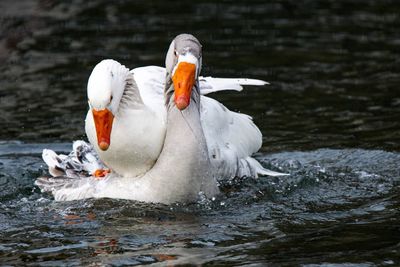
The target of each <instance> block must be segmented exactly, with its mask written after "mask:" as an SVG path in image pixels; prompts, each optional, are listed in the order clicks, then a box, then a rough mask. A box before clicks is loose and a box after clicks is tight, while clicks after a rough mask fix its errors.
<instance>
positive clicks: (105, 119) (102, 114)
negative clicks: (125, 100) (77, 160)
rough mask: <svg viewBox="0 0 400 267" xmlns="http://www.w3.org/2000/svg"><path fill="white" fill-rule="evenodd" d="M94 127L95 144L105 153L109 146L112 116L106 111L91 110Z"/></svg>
mask: <svg viewBox="0 0 400 267" xmlns="http://www.w3.org/2000/svg"><path fill="white" fill-rule="evenodd" d="M92 112H93V119H94V125H95V127H96V134H97V144H98V145H99V147H100V149H101V150H103V151H105V150H107V149H108V147H109V146H110V136H111V129H112V124H113V120H114V115H113V114H112V113H111V111H109V110H108V109H102V110H94V109H93V110H92Z"/></svg>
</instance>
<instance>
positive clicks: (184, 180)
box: [144, 85, 218, 202]
mask: <svg viewBox="0 0 400 267" xmlns="http://www.w3.org/2000/svg"><path fill="white" fill-rule="evenodd" d="M171 87H172V85H171ZM195 87H196V88H193V91H195V92H197V91H198V89H197V86H195ZM170 89H171V88H168V90H170ZM168 90H167V91H168ZM192 96H193V97H192V99H191V102H190V105H189V106H188V107H187V108H186V109H185V110H183V111H180V110H179V109H177V108H176V106H175V104H174V103H173V102H170V104H168V115H167V116H168V119H167V121H168V122H167V133H166V137H165V142H164V147H163V150H162V152H161V154H160V156H159V158H158V160H157V162H156V164H155V165H154V167H153V168H152V169H151V170H150V171H149V172H148V173H147V174H146V175H145V177H144V178H146V179H147V178H148V179H149V180H151V186H152V187H154V190H156V192H160V194H164V195H160V196H159V197H160V198H162V199H170V200H171V201H168V202H175V201H188V199H191V200H193V201H194V200H196V197H197V196H198V193H199V192H200V191H202V192H204V193H205V194H206V196H208V197H212V196H214V195H215V194H216V193H217V192H218V188H217V184H216V180H215V177H214V173H213V172H212V167H211V165H210V160H209V158H208V151H207V143H206V139H205V137H204V133H203V128H202V126H201V121H200V111H199V105H200V103H199V101H200V96H199V95H198V94H196V93H194V94H192ZM172 99H173V97H172ZM166 188H168V190H165V189H166ZM163 202H165V201H163Z"/></svg>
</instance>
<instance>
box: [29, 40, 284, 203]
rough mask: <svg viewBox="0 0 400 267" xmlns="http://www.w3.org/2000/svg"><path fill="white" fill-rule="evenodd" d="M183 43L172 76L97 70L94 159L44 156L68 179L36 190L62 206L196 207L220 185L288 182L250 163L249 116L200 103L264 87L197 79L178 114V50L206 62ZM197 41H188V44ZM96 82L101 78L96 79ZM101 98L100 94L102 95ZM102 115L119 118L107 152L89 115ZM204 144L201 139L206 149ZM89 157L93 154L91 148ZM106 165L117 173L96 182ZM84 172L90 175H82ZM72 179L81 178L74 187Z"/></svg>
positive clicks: (253, 148) (111, 67)
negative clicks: (78, 202)
mask: <svg viewBox="0 0 400 267" xmlns="http://www.w3.org/2000/svg"><path fill="white" fill-rule="evenodd" d="M178 37H179V36H178ZM178 37H177V39H175V40H174V41H173V43H172V44H171V46H170V49H169V51H168V53H167V60H166V61H167V70H166V69H164V68H161V67H156V66H149V67H142V68H136V69H133V70H131V71H130V72H129V71H128V70H127V68H125V66H123V65H121V64H119V63H118V62H116V61H114V60H105V61H102V62H100V63H99V64H98V65H97V66H96V68H95V69H94V70H93V72H92V74H91V77H90V78H89V83H88V97H89V105H90V109H89V111H88V114H87V118H86V133H87V136H88V138H89V141H90V142H91V144H93V147H94V150H96V152H97V154H96V153H95V152H94V151H93V150H91V151H90V153H86V155H87V158H89V159H90V160H87V159H85V160H82V157H81V158H79V157H78V156H77V155H78V153H76V152H72V153H71V155H69V156H68V157H67V156H61V155H60V156H57V155H56V154H55V153H54V152H52V151H49V150H45V151H44V152H43V158H44V159H45V162H46V163H47V164H48V165H49V169H50V172H51V174H52V175H53V176H56V175H60V174H62V172H63V171H64V172H65V174H66V175H67V176H68V177H65V175H64V177H58V178H57V177H55V178H49V179H46V178H39V179H38V180H37V182H36V183H37V184H38V185H39V186H40V187H41V188H42V190H44V191H50V192H52V193H53V195H54V196H55V198H56V199H57V200H71V199H77V198H87V197H115V198H128V199H136V200H141V201H148V202H163V203H171V202H175V201H193V200H195V198H196V196H197V194H196V192H199V191H203V192H206V195H207V196H213V195H215V194H216V192H217V191H218V190H217V189H216V184H215V178H216V179H230V178H233V177H237V176H239V177H242V176H250V177H257V176H258V175H259V174H261V175H272V176H278V175H285V174H282V173H278V172H273V171H270V170H267V169H265V168H263V167H262V166H261V165H260V163H259V162H257V161H256V160H255V159H253V158H252V157H251V155H252V154H253V153H255V152H257V151H258V150H259V149H260V147H261V145H262V135H261V132H260V131H259V129H258V128H257V126H256V125H255V124H254V123H253V121H252V119H251V117H250V116H248V115H245V114H240V113H236V112H232V111H229V110H228V109H227V108H226V107H225V106H223V105H222V104H221V103H219V102H218V101H216V100H214V99H212V98H209V97H206V96H203V95H204V94H208V93H211V92H217V91H222V90H236V91H241V90H242V86H243V85H257V86H260V85H265V84H267V83H266V82H264V81H261V80H255V79H240V78H233V79H228V78H212V77H197V85H196V87H195V88H197V89H193V90H195V91H196V90H198V93H200V95H199V96H196V93H195V92H194V93H192V96H191V97H192V98H193V99H192V102H191V104H190V105H189V106H188V111H187V112H186V110H185V111H179V110H177V108H176V107H175V105H174V104H171V103H172V102H171V101H172V98H173V97H172V96H171V95H170V92H171V91H170V89H168V88H170V87H171V86H172V85H171V82H169V81H171V76H172V75H171V74H173V73H174V72H175V70H176V67H177V65H178V64H179V62H181V61H182V59H181V60H178V58H173V50H171V49H178V48H176V47H179V45H183V44H184V45H189V47H187V48H185V49H184V50H181V54H185V55H186V56H185V57H184V58H186V57H190V58H195V60H192V61H193V62H194V63H193V62H189V63H190V64H198V63H197V62H201V59H200V60H199V61H197V59H196V57H194V55H196V53H194V55H192V54H190V53H192V52H193V51H196V50H195V49H198V48H197V47H194V48H193V47H190V46H191V45H193V42H189V43H187V42H186V41H187V40H186V41H184V42H182V41H180V42H178V41H179V40H180V39H179V38H178ZM186 37H187V36H186ZM192 37H193V36H191V37H190V35H189V37H187V38H189V39H190V38H192ZM193 38H194V37H193ZM177 40H178V41H177ZM196 41H197V40H196ZM174 47H175V48H174ZM182 51H183V52H182ZM188 51H190V53H189V52H188ZM188 53H189V54H190V55H189V56H188V55H187V54H188ZM197 54H198V55H200V53H197ZM99 65H100V66H99ZM200 69H201V64H200V65H196V74H197V73H198V72H199V70H200ZM120 76H121V77H120ZM96 77H101V78H99V79H98V80H96V79H95V78H96ZM166 81H167V85H166ZM172 88H173V87H172ZM99 92H100V94H102V95H98V94H97V93H99ZM193 94H194V95H193ZM195 107H197V111H196V108H195ZM101 108H108V109H109V110H110V111H111V112H112V113H113V115H114V116H115V118H114V121H113V125H112V132H111V137H110V140H111V142H110V146H109V148H108V149H107V150H106V151H102V150H101V149H100V148H99V146H98V145H97V137H96V129H95V124H94V121H93V116H92V112H91V110H92V109H101ZM171 108H172V109H171ZM179 109H180V108H179ZM175 110H177V111H175ZM177 112H178V113H177ZM179 112H181V115H179ZM197 112H198V115H196V114H197ZM168 114H169V115H168ZM185 114H188V115H185ZM169 116H170V118H168V117H169ZM186 117H187V118H186ZM171 118H174V119H171ZM178 125H179V126H178ZM179 127H180V128H182V132H181V131H179V129H180V128H179ZM168 129H169V130H168ZM183 129H186V130H183ZM185 131H186V133H185V134H183V133H184V132H185ZM168 132H169V134H168ZM171 132H174V133H175V134H174V136H171ZM177 135H178V136H179V138H180V139H179V138H178V137H177ZM193 138H195V139H193ZM196 140H198V141H196ZM201 140H204V144H203V141H201ZM196 142H199V144H196ZM81 146H83V147H87V144H85V143H84V142H83V143H82V142H81V141H80V142H79V143H75V144H74V149H73V150H74V151H77V150H79V147H81ZM86 151H87V152H89V150H88V149H86ZM177 151H180V152H179V153H178V152H177ZM196 151H197V152H196ZM187 153H189V154H187ZM196 153H198V154H196ZM204 153H205V154H206V158H204V155H203V154H204ZM186 154H187V155H186ZM184 155H186V156H184ZM98 157H99V158H100V160H101V161H99V160H98ZM196 158H197V159H196ZM60 161H61V163H60ZM186 161H187V162H188V163H187V165H185V163H186ZM68 162H74V164H75V165H76V164H78V165H79V163H81V165H80V166H79V167H76V173H78V175H77V174H76V173H74V171H71V168H69V169H68V168H64V167H65V166H74V164H72V165H71V164H70V163H68ZM88 162H90V163H88ZM102 162H104V163H105V165H106V166H107V167H108V168H110V169H111V170H112V173H111V174H109V175H108V176H107V177H106V178H105V179H103V180H102V181H97V180H95V179H93V177H91V175H92V174H93V169H95V168H97V167H102V166H103V163H102ZM189 162H191V163H189ZM207 162H208V163H207ZM176 164H179V165H176ZM208 164H209V165H210V166H208ZM195 166H197V167H195ZM207 166H208V167H207ZM174 167H175V168H176V169H174ZM72 169H73V168H72ZM81 170H84V171H86V173H85V172H83V174H82V172H81ZM68 174H69V175H68ZM71 177H75V178H78V179H73V180H71V179H70V178H71Z"/></svg>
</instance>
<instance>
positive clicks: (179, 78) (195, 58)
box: [165, 34, 202, 110]
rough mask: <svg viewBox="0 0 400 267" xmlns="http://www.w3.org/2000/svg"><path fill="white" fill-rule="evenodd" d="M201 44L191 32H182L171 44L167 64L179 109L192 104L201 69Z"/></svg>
mask: <svg viewBox="0 0 400 267" xmlns="http://www.w3.org/2000/svg"><path fill="white" fill-rule="evenodd" d="M201 60H202V55H201V44H200V42H199V40H197V38H196V37H194V36H193V35H191V34H180V35H178V36H176V37H175V39H174V40H173V41H172V43H171V44H170V46H169V49H168V52H167V57H166V59H165V66H166V70H167V73H168V74H169V75H170V77H171V78H172V82H173V85H174V92H175V96H174V101H175V105H176V107H177V108H178V109H179V110H184V109H185V108H186V107H187V106H189V104H190V96H191V93H192V88H193V86H194V85H195V84H196V82H197V80H198V76H199V74H200V71H201Z"/></svg>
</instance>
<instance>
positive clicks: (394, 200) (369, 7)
mask: <svg viewBox="0 0 400 267" xmlns="http://www.w3.org/2000/svg"><path fill="white" fill-rule="evenodd" d="M110 2H111V1H100V0H98V1H90V2H89V1H83V0H75V1H69V3H64V2H62V1H52V0H41V1H39V0H38V1H33V0H21V1H9V0H4V1H1V2H0V63H2V64H0V118H1V119H0V189H1V190H0V265H15V266H21V265H28V266H30V265H33V266H59V265H68V266H79V265H86V266H87V265H89V266H131V265H139V264H155V265H157V264H159V265H167V264H169V265H182V264H204V265H217V266H224V265H225V266H232V265H246V266H264V265H270V266H299V265H300V266H329V267H331V266H352V267H353V266H399V265H400V211H399V206H400V168H399V167H400V145H399V144H400V89H399V87H400V67H399V66H400V57H399V56H400V34H399V29H400V17H399V16H400V3H399V2H398V1H394V0H393V1H357V0H351V1H350V0H349V1H271V2H269V3H265V1H255V0H254V1H242V2H240V1H202V0H200V1H196V2H194V1H192V2H186V1H169V2H167V1H115V3H110ZM181 32H190V33H193V34H195V35H196V36H197V37H198V38H199V39H200V40H201V42H202V44H203V48H204V53H203V57H204V60H203V65H204V68H203V74H204V75H214V76H220V77H235V76H240V77H252V78H260V79H265V80H268V81H269V82H271V85H270V86H268V87H264V88H247V89H246V90H245V91H244V92H242V93H234V92H226V93H220V94H216V95H214V96H213V97H215V98H217V99H219V100H220V101H222V102H223V103H224V104H226V105H227V106H228V107H229V108H230V109H232V110H236V111H240V112H243V113H247V114H250V115H252V116H253V117H254V119H255V121H256V123H257V124H258V125H259V127H260V129H261V131H262V133H263V135H264V146H263V148H262V149H261V151H260V153H258V154H257V158H258V159H259V160H260V161H261V162H262V163H263V164H264V166H266V167H269V168H272V169H275V170H282V171H285V172H290V173H291V174H292V175H291V176H289V177H285V178H279V179H278V178H261V179H258V180H254V179H247V180H238V181H235V182H234V183H232V184H225V185H223V190H224V194H222V195H221V196H220V197H219V198H217V199H216V200H214V201H210V200H203V201H200V202H199V203H196V204H192V205H172V206H164V205H149V204H142V203H137V202H133V201H121V200H110V199H102V200H85V201H74V202H65V203H59V202H54V201H53V200H52V198H51V197H50V196H49V195H45V194H42V193H40V192H39V190H38V188H36V187H35V186H34V184H33V182H34V180H35V178H36V177H37V176H39V175H42V174H44V173H46V169H45V167H44V166H43V162H42V160H41V156H40V154H41V150H42V149H43V148H45V147H48V148H53V149H56V150H57V151H60V152H62V151H64V152H67V151H68V150H69V149H70V144H71V141H72V140H75V139H81V138H85V137H84V129H83V119H84V116H85V113H86V109H87V104H86V81H87V78H88V76H89V74H90V71H91V69H92V68H93V66H94V65H95V64H96V63H97V62H98V61H100V60H101V59H103V58H113V59H116V60H119V61H120V62H121V63H123V64H126V65H127V66H129V67H131V68H133V67H137V66H143V65H150V64H155V65H163V64H164V63H163V62H164V56H165V52H166V49H167V46H168V44H169V42H170V41H171V39H172V38H173V37H174V36H175V35H176V34H178V33H181Z"/></svg>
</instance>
